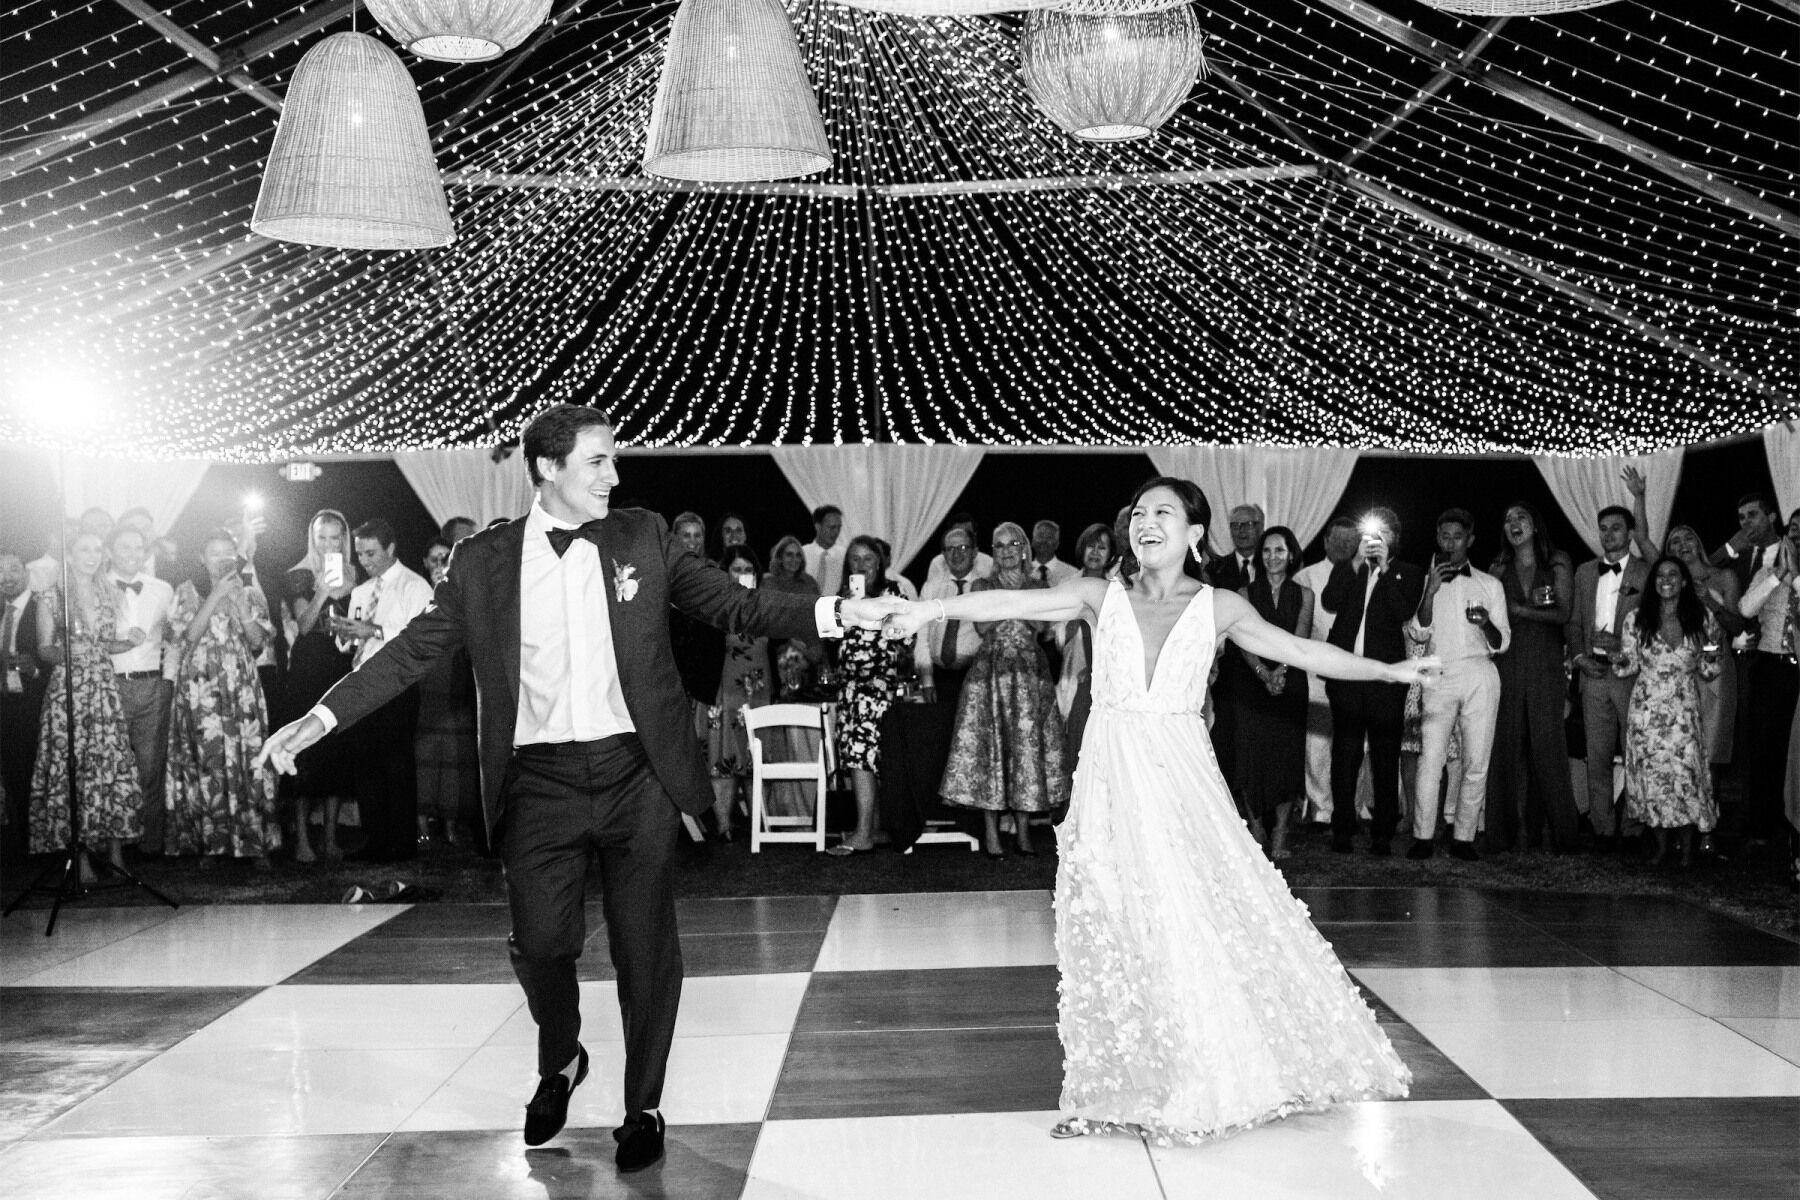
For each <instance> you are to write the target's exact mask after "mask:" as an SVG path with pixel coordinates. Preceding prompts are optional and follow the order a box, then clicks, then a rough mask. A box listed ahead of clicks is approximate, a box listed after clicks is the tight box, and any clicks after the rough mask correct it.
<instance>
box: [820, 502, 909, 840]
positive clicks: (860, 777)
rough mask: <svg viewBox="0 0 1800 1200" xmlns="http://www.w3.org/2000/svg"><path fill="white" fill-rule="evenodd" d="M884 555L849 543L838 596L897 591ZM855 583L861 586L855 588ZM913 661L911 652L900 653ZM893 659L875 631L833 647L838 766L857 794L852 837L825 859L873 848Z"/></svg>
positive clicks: (876, 546) (896, 688) (866, 542)
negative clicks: (838, 686) (839, 685)
mask: <svg viewBox="0 0 1800 1200" xmlns="http://www.w3.org/2000/svg"><path fill="white" fill-rule="evenodd" d="M887 569H888V563H887V555H885V554H883V553H882V550H881V543H880V542H878V541H876V540H875V539H874V538H872V537H867V536H858V537H854V538H851V539H850V545H849V547H848V548H847V549H846V550H845V551H844V582H843V584H842V586H841V587H840V589H839V592H838V594H839V595H840V596H844V597H850V596H853V595H856V594H857V593H856V592H855V591H853V590H852V589H854V588H856V587H858V586H860V587H861V589H862V592H861V594H862V595H865V596H881V595H885V594H886V593H888V592H891V591H896V590H897V589H896V588H895V586H894V584H893V581H892V580H890V579H889V578H888V577H887ZM859 581H860V584H859ZM905 656H906V659H907V660H908V661H910V660H911V659H912V646H911V645H910V644H908V645H907V646H906V647H905ZM897 662H898V655H897V654H896V653H895V651H893V650H891V649H890V648H889V647H888V645H887V643H885V642H883V641H882V636H881V631H880V630H878V629H847V630H845V631H844V637H843V640H842V641H840V642H839V643H838V663H837V665H838V673H839V674H840V675H841V676H842V677H843V691H842V692H841V693H840V694H839V697H838V728H837V750H838V761H839V762H841V763H842V764H843V765H844V766H846V767H848V768H849V769H850V779H851V782H852V783H853V784H854V785H855V788H856V831H855V832H854V833H852V834H851V835H850V836H849V837H847V838H845V839H844V840H843V841H842V842H839V843H838V844H837V845H835V846H833V847H832V848H831V849H829V850H827V851H826V853H827V854H836V855H840V856H841V855H847V854H862V853H865V852H867V851H870V850H873V849H874V848H875V801H876V792H875V772H876V771H877V770H878V769H879V768H880V765H881V719H882V718H883V717H885V716H887V710H888V705H889V704H891V703H893V702H894V700H895V699H896V698H898V696H899V695H900V670H899V667H898V666H897V665H896V663H897Z"/></svg>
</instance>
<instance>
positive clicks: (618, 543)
mask: <svg viewBox="0 0 1800 1200" xmlns="http://www.w3.org/2000/svg"><path fill="white" fill-rule="evenodd" d="M629 540H630V534H629V532H628V531H627V530H626V529H625V528H624V522H623V520H622V519H621V518H619V517H618V516H615V515H613V514H611V513H609V514H608V515H607V517H606V519H605V520H603V521H601V522H600V540H599V542H598V543H597V544H596V545H595V547H594V548H595V549H596V550H598V551H599V552H600V578H601V592H602V595H603V599H604V603H605V604H606V624H607V626H608V628H610V629H611V630H612V643H613V661H614V662H616V663H617V664H618V666H619V684H620V687H621V689H622V690H623V691H624V693H625V704H626V707H627V708H629V707H630V705H631V688H630V687H628V686H626V685H627V684H628V683H629V681H630V678H631V668H630V665H629V660H630V658H631V656H630V655H629V654H628V653H627V652H626V651H627V647H630V646H632V645H634V644H635V643H634V642H633V641H632V638H631V636H630V635H631V630H629V629H625V628H621V626H623V625H625V624H626V616H627V614H626V613H624V612H623V611H621V610H623V609H624V608H625V607H626V606H625V605H624V604H621V603H620V602H619V597H618V587H619V581H618V572H619V567H620V564H624V563H630V562H631V553H630V546H629ZM633 565H635V566H637V567H638V570H639V571H642V570H643V567H642V565H641V564H633Z"/></svg>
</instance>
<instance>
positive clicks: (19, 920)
mask: <svg viewBox="0 0 1800 1200" xmlns="http://www.w3.org/2000/svg"><path fill="white" fill-rule="evenodd" d="M175 912H176V910H175V909H172V908H166V907H163V906H160V905H159V906H158V907H156V908H65V909H63V911H62V912H61V913H60V914H59V915H58V916H57V918H56V932H55V933H54V934H52V935H51V936H50V937H45V936H44V927H45V926H46V925H48V924H49V921H50V910H48V909H20V910H19V911H18V912H15V913H13V915H12V916H10V917H7V918H5V919H4V920H0V984H7V985H11V984H16V983H23V982H25V981H26V980H27V979H28V978H29V977H30V976H32V975H34V974H36V973H37V972H39V971H42V970H44V969H46V968H48V967H54V966H57V965H59V964H61V963H65V962H68V961H69V960H70V959H74V958H79V957H81V956H82V955H83V954H86V953H88V952H89V951H92V950H98V949H100V948H101V947H102V946H108V945H111V944H113V943H114V942H118V941H122V940H123V939H125V938H128V937H130V936H131V935H132V934H135V933H138V932H140V931H141V930H145V929H149V928H150V927H151V926H153V925H160V924H162V923H163V922H164V921H167V920H168V919H169V918H170V917H173V916H174V915H175Z"/></svg>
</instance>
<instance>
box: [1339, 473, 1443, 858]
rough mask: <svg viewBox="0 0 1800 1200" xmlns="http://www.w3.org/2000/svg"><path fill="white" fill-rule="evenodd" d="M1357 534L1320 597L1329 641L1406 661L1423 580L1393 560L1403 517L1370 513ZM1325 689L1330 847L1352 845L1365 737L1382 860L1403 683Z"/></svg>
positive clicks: (1373, 835)
mask: <svg viewBox="0 0 1800 1200" xmlns="http://www.w3.org/2000/svg"><path fill="white" fill-rule="evenodd" d="M1359 532H1360V534H1361V540H1360V541H1359V542H1358V544H1357V548H1356V554H1355V556H1354V557H1352V558H1351V559H1350V560H1349V561H1348V562H1341V563H1339V564H1338V565H1337V566H1335V567H1333V568H1332V571H1331V578H1330V579H1329V580H1327V581H1326V584H1325V591H1324V594H1323V595H1321V596H1320V597H1319V604H1320V606H1321V607H1323V608H1324V609H1325V611H1326V612H1329V613H1331V614H1332V625H1331V636H1330V637H1329V638H1328V639H1327V640H1328V641H1329V642H1330V643H1331V644H1332V645H1334V646H1336V647H1338V648H1339V649H1340V650H1348V651H1350V652H1351V653H1352V654H1359V655H1361V656H1362V657H1364V658H1373V659H1376V660H1377V661H1379V662H1385V663H1397V662H1401V661H1403V660H1404V659H1405V658H1406V635H1405V632H1404V628H1403V627H1404V626H1405V624H1406V622H1407V619H1408V618H1410V617H1411V616H1412V615H1413V614H1414V612H1415V611H1417V609H1418V607H1419V598H1420V597H1421V596H1422V595H1423V594H1424V590H1425V577H1424V575H1423V574H1422V573H1421V572H1420V570H1419V568H1417V567H1415V566H1413V565H1412V564H1411V563H1403V562H1396V561H1394V554H1395V552H1396V551H1397V550H1398V549H1399V547H1400V518H1399V517H1398V516H1396V515H1395V514H1394V512H1393V511H1392V510H1391V509H1386V508H1377V509H1374V510H1372V511H1371V512H1370V513H1369V515H1368V516H1367V517H1365V518H1364V519H1363V521H1362V523H1361V527H1360V530H1359ZM1325 694H1326V696H1327V697H1328V698H1329V699H1330V700H1331V848H1332V849H1333V850H1335V851H1337V852H1338V853H1339V854H1348V853H1350V850H1351V848H1352V847H1351V838H1352V837H1353V836H1354V834H1355V833H1356V778H1357V776H1358V775H1359V774H1360V773H1361V772H1362V764H1363V743H1364V740H1365V739H1366V740H1367V742H1368V747H1369V780H1370V782H1371V784H1373V791H1372V793H1371V796H1370V806H1371V808H1372V810H1373V812H1372V816H1371V820H1370V822H1369V853H1370V854H1373V855H1375V856H1376V857H1378V858H1385V857H1387V855H1388V854H1389V853H1390V852H1391V845H1392V841H1393V837H1394V829H1395V827H1396V826H1397V825H1398V824H1399V821H1400V738H1401V733H1402V731H1403V728H1404V724H1405V718H1406V687H1405V686H1404V685H1403V684H1397V683H1344V682H1341V681H1339V680H1327V681H1326V684H1325Z"/></svg>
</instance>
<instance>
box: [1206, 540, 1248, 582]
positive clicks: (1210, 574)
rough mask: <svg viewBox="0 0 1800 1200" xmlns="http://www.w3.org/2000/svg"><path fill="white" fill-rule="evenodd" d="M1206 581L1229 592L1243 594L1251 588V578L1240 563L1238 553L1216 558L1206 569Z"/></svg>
mask: <svg viewBox="0 0 1800 1200" xmlns="http://www.w3.org/2000/svg"><path fill="white" fill-rule="evenodd" d="M1206 581H1207V582H1208V583H1210V584H1212V585H1213V586H1214V587H1216V588H1219V589H1221V590H1223V591H1227V592H1241V591H1243V590H1244V589H1245V588H1247V587H1249V586H1250V576H1249V575H1248V574H1246V573H1245V571H1244V569H1243V567H1242V566H1241V565H1240V564H1239V563H1238V557H1237V551H1236V550H1233V551H1232V552H1231V553H1230V554H1227V555H1224V556H1223V557H1220V558H1215V559H1213V560H1212V562H1211V563H1209V564H1208V565H1207V568H1206Z"/></svg>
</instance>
